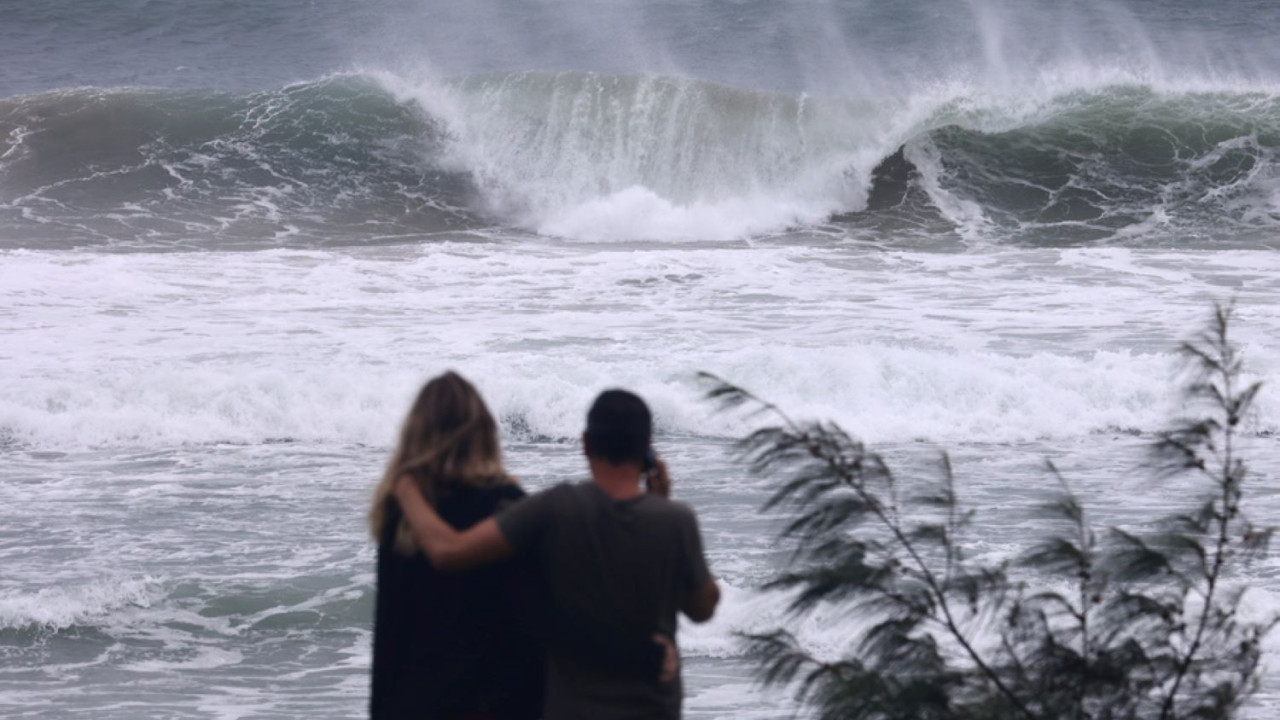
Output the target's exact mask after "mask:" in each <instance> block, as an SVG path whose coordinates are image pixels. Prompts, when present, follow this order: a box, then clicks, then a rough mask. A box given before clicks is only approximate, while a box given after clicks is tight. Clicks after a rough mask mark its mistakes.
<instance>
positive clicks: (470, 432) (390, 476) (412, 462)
mask: <svg viewBox="0 0 1280 720" xmlns="http://www.w3.org/2000/svg"><path fill="white" fill-rule="evenodd" d="M405 474H409V475H412V476H413V478H414V479H415V480H417V481H418V487H419V488H421V489H422V494H423V495H424V496H426V498H427V502H431V503H434V502H435V500H436V498H437V497H439V496H441V495H442V494H445V493H447V492H448V486H449V485H451V484H467V485H480V486H484V485H508V484H514V483H515V480H514V479H512V478H511V476H509V475H507V472H506V470H505V469H503V467H502V449H501V447H500V446H499V444H498V423H496V422H495V421H494V419H493V415H491V414H490V413H489V408H488V407H486V406H485V404H484V400H483V399H482V398H481V397H480V393H478V392H476V389H475V387H474V386H472V384H471V383H469V382H467V381H466V379H464V378H463V377H462V376H461V375H459V374H457V373H455V372H453V371H449V372H446V373H444V374H443V375H440V376H438V377H434V378H432V379H431V381H430V382H428V383H427V384H426V385H424V386H423V387H422V390H421V391H420V392H419V393H418V399H417V400H415V401H414V402H413V407H412V408H411V409H410V410H409V416H408V417H407V418H405V421H404V427H402V428H401V430H400V443H399V445H397V446H396V449H395V452H393V453H391V461H390V462H388V463H387V469H386V471H385V472H384V473H383V474H382V481H381V482H379V483H378V487H377V489H376V490H375V491H374V493H373V507H372V508H371V509H370V511H369V529H370V530H371V531H373V539H374V540H375V541H377V542H382V537H383V531H384V530H385V526H386V522H387V509H388V503H390V502H393V499H392V496H391V493H392V490H393V489H394V487H395V482H396V479H397V478H399V477H400V476H401V475H405ZM395 549H396V550H398V551H399V552H401V553H403V554H405V555H412V554H414V553H415V552H417V545H416V543H415V542H414V540H413V533H412V532H410V530H409V524H408V522H406V521H405V519H404V518H403V517H402V518H401V519H400V524H399V527H397V528H396V535H395Z"/></svg>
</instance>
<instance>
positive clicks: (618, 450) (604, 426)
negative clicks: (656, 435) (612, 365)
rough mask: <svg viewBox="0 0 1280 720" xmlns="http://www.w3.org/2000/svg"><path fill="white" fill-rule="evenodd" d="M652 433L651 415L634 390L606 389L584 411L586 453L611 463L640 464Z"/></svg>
mask: <svg viewBox="0 0 1280 720" xmlns="http://www.w3.org/2000/svg"><path fill="white" fill-rule="evenodd" d="M652 436H653V416H652V415H650V414H649V406H648V405H645V404H644V400H641V399H640V397H639V396H638V395H636V394H635V393H630V392H627V391H626V390H605V391H604V392H602V393H600V396H599V397H597V398H596V401H595V402H594V403H592V404H591V410H589V411H588V412H587V436H586V441H587V454H588V455H590V456H591V457H598V458H604V459H605V460H607V461H608V462H609V464H611V465H625V464H628V463H639V464H642V465H643V464H644V458H645V454H646V453H647V452H648V451H649V440H650V438H651V437H652Z"/></svg>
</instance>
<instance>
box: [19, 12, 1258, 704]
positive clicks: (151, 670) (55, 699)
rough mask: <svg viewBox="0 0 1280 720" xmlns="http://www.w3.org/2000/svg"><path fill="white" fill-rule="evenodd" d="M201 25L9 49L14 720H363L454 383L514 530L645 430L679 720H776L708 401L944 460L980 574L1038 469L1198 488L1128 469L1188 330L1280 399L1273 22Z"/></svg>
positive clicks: (313, 21) (723, 427)
mask: <svg viewBox="0 0 1280 720" xmlns="http://www.w3.org/2000/svg"><path fill="white" fill-rule="evenodd" d="M179 5H180V4H176V3H173V4H170V3H145V2H130V3H121V4H119V7H116V8H115V10H114V11H113V12H106V11H104V10H102V9H101V8H96V7H93V8H91V7H87V6H84V4H82V3H71V2H54V3H46V4H42V5H40V6H39V7H36V6H31V7H23V8H19V9H11V11H6V12H10V13H11V14H10V16H9V18H8V19H9V22H7V23H5V24H4V25H2V26H0V48H4V50H2V51H0V52H3V53H7V54H8V59H9V60H10V62H8V63H0V337H2V338H3V342H0V456H2V459H3V462H0V568H2V570H0V711H2V712H0V714H3V715H4V716H6V717H23V718H60V717H66V716H69V715H72V714H84V713H91V714H92V716H93V717H97V718H139V717H156V718H160V717H164V718H172V717H191V718H251V717H281V718H286V717H287V718H292V717H303V716H306V717H335V718H336V717H351V716H359V715H361V714H362V713H363V710H364V705H365V702H366V699H367V698H366V696H367V685H368V683H367V674H368V661H369V644H370V619H371V614H372V584H373V577H372V572H373V565H372V557H373V549H372V547H371V544H370V542H369V541H368V539H367V537H366V533H365V531H364V529H363V516H364V512H365V509H366V508H365V506H366V503H367V501H368V497H369V493H370V491H371V489H372V485H373V482H374V480H375V478H376V477H377V475H378V474H379V472H380V468H381V463H382V462H383V460H384V459H385V456H386V454H387V452H388V450H389V447H388V446H389V444H390V442H391V441H392V438H393V435H394V431H395V428H396V425H397V423H398V422H399V420H400V418H401V415H402V413H403V412H404V410H405V408H406V406H407V403H408V401H409V399H410V398H411V396H412V393H413V392H414V391H415V390H416V388H417V387H418V385H419V384H420V383H421V382H422V381H423V380H424V379H425V378H427V377H429V376H430V375H432V374H434V373H436V372H439V371H441V370H443V369H445V368H455V369H458V370H461V371H462V372H464V373H465V374H467V375H468V376H470V377H472V378H473V379H474V380H475V381H476V382H477V383H478V384H479V385H480V387H481V389H482V391H483V392H484V393H485V395H486V397H487V398H488V400H489V402H490V403H491V405H492V406H493V408H494V410H495V412H496V413H497V414H498V415H499V416H500V418H501V421H502V425H503V430H504V436H505V438H506V442H507V449H508V460H509V464H510V465H511V467H512V469H513V470H514V471H515V472H516V473H517V474H518V475H520V476H521V477H522V478H523V479H524V480H525V482H526V484H527V485H528V486H529V487H530V488H535V489H536V488H539V487H544V486H546V485H547V484H549V483H552V482H555V481H558V480H560V479H565V478H577V477H580V476H581V475H582V473H583V467H582V461H581V458H580V457H579V454H578V448H577V447H576V444H575V438H576V437H577V435H578V433H579V432H580V430H581V423H582V415H583V412H584V411H585V408H586V407H587V404H588V402H589V401H590V399H591V398H592V397H593V396H594V394H595V393H596V392H597V391H599V390H600V389H602V388H604V387H607V386H613V385H623V386H628V387H631V388H634V389H636V390H638V391H639V392H641V393H642V394H644V395H645V397H647V398H648V399H649V400H650V402H651V404H652V405H653V407H654V409H655V411H656V413H657V418H658V422H659V425H660V438H659V445H660V448H661V450H662V451H663V452H664V453H666V454H667V455H668V456H669V457H670V458H671V461H672V465H673V467H674V469H675V472H676V474H677V484H678V489H677V494H678V495H679V496H680V497H681V498H682V499H684V500H687V501H689V502H691V503H692V504H694V506H695V507H696V508H697V510H698V511H699V513H700V516H701V519H702V527H703V530H704V532H705V533H706V535H707V539H708V550H709V552H710V554H711V557H712V560H713V565H714V567H715V570H716V572H717V573H718V574H719V575H721V577H722V579H723V580H724V583H725V585H726V588H727V594H726V599H725V602H724V605H723V608H722V611H721V612H720V614H719V615H718V616H717V618H716V620H715V621H713V622H712V623H710V624H709V625H707V626H704V627H697V628H694V627H689V628H685V629H684V630H683V631H682V632H683V647H684V651H685V654H686V656H687V657H686V673H687V675H688V678H689V681H688V686H689V697H688V700H687V702H686V707H687V710H688V711H689V714H690V715H691V716H693V717H700V718H779V717H789V716H790V714H791V713H792V712H793V710H794V708H793V707H792V706H791V704H790V702H789V700H788V699H787V698H786V697H785V696H781V695H779V694H778V693H765V692H761V691H760V690H759V689H758V688H755V687H754V685H753V684H752V682H751V675H750V664H749V661H748V660H747V659H746V658H744V657H743V656H742V653H741V651H740V648H739V647H738V645H737V642H736V640H735V638H734V633H735V632H738V631H753V630H764V629H768V628H770V627H772V626H773V625H774V624H776V623H778V622H781V621H782V619H783V608H784V602H783V600H782V599H781V598H779V597H777V596H774V595H770V594H766V593H762V592H760V591H759V590H757V588H758V586H759V585H760V583H761V582H763V581H764V580H765V579H767V578H768V577H769V576H770V574H771V573H772V572H774V571H775V570H776V569H777V567H778V566H779V565H780V563H781V562H782V561H783V558H782V557H781V556H779V555H778V552H779V550H778V548H777V547H776V546H775V545H774V543H773V542H772V541H771V538H772V532H773V529H774V526H773V524H772V522H771V520H770V519H769V518H767V517H764V516H762V515H760V514H759V512H758V508H759V506H760V504H761V503H762V502H763V500H764V498H765V497H766V496H767V494H768V492H769V489H770V481H769V480H768V479H767V478H753V477H748V476H747V475H746V474H745V473H744V471H743V470H742V469H741V468H740V467H739V466H737V465H736V464H735V463H734V462H732V460H731V458H730V456H729V455H730V453H729V448H730V444H731V440H732V438H734V437H735V436H737V435H738V434H740V433H741V432H742V431H743V430H744V429H745V427H746V424H745V423H744V422H743V421H741V420H740V419H737V418H734V417H730V416H724V415H718V414H715V413H714V412H713V411H712V407H711V406H709V405H707V404H706V403H704V402H703V401H701V400H700V399H699V396H698V389H697V386H696V384H695V383H694V382H693V375H694V373H695V372H696V371H699V370H707V371H711V372H715V373H717V374H720V375H722V376H724V377H726V378H729V379H731V380H734V381H736V382H738V383H741V384H743V385H745V386H747V387H749V388H751V389H753V390H755V391H757V392H758V393H760V394H761V395H763V396H765V397H767V398H769V399H771V400H774V401H777V402H779V403H780V404H781V405H783V406H784V407H786V408H787V409H788V410H790V411H792V412H793V413H794V414H796V415H798V416H819V417H829V418H834V419H837V420H839V421H841V422H842V423H845V425H846V426H847V427H848V428H850V429H851V430H853V431H855V432H857V433H858V434H860V435H862V436H863V437H865V438H867V439H869V440H871V441H873V442H875V443H878V444H880V445H881V446H882V447H884V448H886V450H887V452H889V454H890V455H891V456H892V457H899V458H902V462H904V463H907V464H909V465H911V466H913V467H919V466H920V465H921V463H922V461H924V460H927V459H928V458H929V457H931V455H932V453H934V452H935V450H936V448H938V447H946V448H949V449H950V450H951V451H952V452H953V453H954V456H955V458H956V462H957V468H958V473H959V475H960V477H961V480H962V486H961V487H962V492H963V494H964V495H965V496H966V497H967V498H968V499H969V500H970V501H971V502H972V503H973V504H974V505H975V506H976V507H977V508H978V509H979V510H980V513H979V515H978V524H979V526H980V528H981V532H979V533H975V537H974V538H973V539H972V542H973V544H974V546H975V549H976V550H977V551H979V552H983V553H988V554H990V555H991V556H1000V555H1004V554H1008V553H1009V552H1011V551H1013V550H1014V549H1015V548H1016V547H1017V546H1018V545H1019V543H1025V542H1027V541H1028V540H1030V539H1031V538H1033V537H1034V536H1035V534H1036V532H1037V530H1036V528H1035V525H1034V523H1033V522H1032V521H1030V520H1028V519H1027V517H1026V516H1025V515H1024V514H1023V510H1024V509H1025V508H1026V507H1028V506H1029V505H1030V504H1031V503H1033V502H1034V501H1035V500H1036V499H1037V498H1038V497H1039V496H1040V493H1041V492H1043V491H1045V490H1046V489H1048V488H1050V487H1051V486H1052V485H1051V483H1050V482H1049V481H1048V479H1047V478H1045V477H1044V475H1043V473H1042V472H1041V470H1040V468H1041V463H1042V461H1043V459H1044V458H1045V457H1051V458H1054V459H1055V461H1056V462H1057V463H1058V464H1059V466H1060V467H1062V468H1063V469H1064V470H1065V471H1066V473H1067V474H1068V476H1070V477H1071V478H1073V480H1074V481H1075V482H1076V484H1077V487H1078V489H1079V490H1080V491H1081V492H1082V494H1083V495H1085V496H1086V497H1087V498H1088V499H1090V500H1091V501H1092V502H1093V504H1094V506H1095V507H1096V508H1097V511H1098V513H1099V517H1100V518H1102V519H1104V520H1106V521H1114V522H1134V521H1136V520H1139V519H1141V518H1143V517H1146V516H1148V515H1150V514H1151V513H1154V512H1156V511H1157V510H1166V509H1170V508H1172V507H1174V506H1175V505H1176V503H1177V502H1178V501H1179V499H1181V498H1183V497H1191V496H1192V491H1191V489H1190V488H1187V487H1185V486H1182V485H1178V484H1173V485H1168V486H1166V485H1162V484H1160V483H1157V482H1156V481H1153V480H1150V479H1149V478H1148V476H1147V475H1146V474H1145V473H1143V472H1142V471H1141V470H1140V468H1138V467H1137V465H1138V463H1139V461H1140V460H1141V459H1142V452H1141V450H1142V448H1141V446H1142V444H1143V443H1144V442H1145V441H1147V440H1149V439H1150V437H1151V436H1152V433H1154V432H1155V431H1157V430H1159V429H1160V428H1161V427H1162V426H1163V424H1164V423H1165V422H1166V420H1167V419H1168V418H1169V417H1170V416H1171V415H1173V414H1176V413H1177V412H1179V411H1180V410H1181V409H1182V407H1181V403H1180V399H1179V397H1178V395H1177V394H1176V392H1175V388H1174V386H1173V384H1172V382H1171V379H1172V377H1173V373H1174V370H1175V367H1176V363H1175V358H1174V355H1173V352H1172V351H1173V348H1175V347H1176V344H1177V342H1178V341H1180V340H1181V339H1183V338H1185V337H1186V336H1187V334H1188V333H1189V332H1190V331H1192V330H1194V329H1195V328H1196V327H1198V325H1199V323H1201V322H1202V321H1203V320H1204V319H1205V317H1206V316H1207V311H1208V305H1209V303H1210V302H1211V301H1212V300H1214V299H1223V298H1232V297H1234V298H1236V300H1237V302H1238V304H1239V323H1238V326H1237V331H1238V332H1237V339H1238V340H1239V341H1240V342H1241V343H1242V344H1243V345H1244V348H1245V350H1246V353H1247V355H1248V358H1249V361H1250V368H1251V371H1252V372H1253V373H1254V374H1255V375H1257V376H1259V377H1261V378H1262V379H1263V380H1265V381H1267V382H1268V384H1269V386H1271V385H1275V384H1276V382H1275V378H1276V375H1277V372H1280V368H1278V367H1277V365H1276V357H1277V350H1278V349H1280V348H1277V340H1276V338H1277V337H1280V314H1278V313H1277V312H1276V310H1275V303H1276V300H1277V298H1278V297H1280V260H1278V259H1277V257H1278V256H1277V254H1276V248H1277V238H1278V237H1280V234H1277V232H1276V230H1277V227H1278V226H1280V162H1278V160H1277V157H1276V153H1277V150H1278V149H1280V78H1278V77H1275V76H1274V75H1273V74H1272V71H1271V70H1270V68H1274V67H1276V66H1277V65H1276V64H1275V62H1273V61H1274V60H1275V59H1276V58H1274V57H1272V53H1273V52H1274V50H1273V48H1272V45H1273V43H1270V42H1269V41H1267V39H1268V38H1270V37H1271V36H1272V34H1273V31H1274V29H1275V28H1276V27H1277V24H1280V19H1278V18H1276V17H1275V12H1274V9H1271V8H1270V7H1269V6H1268V5H1266V4H1252V3H1243V2H1241V3H1232V4H1229V5H1225V6H1222V7H1221V8H1218V9H1216V10H1214V11H1213V12H1210V11H1209V10H1207V9H1205V8H1202V7H1200V6H1199V5H1198V4H1194V3H1181V2H1168V1H1166V2H1163V3H1156V4H1149V3H1144V4H1141V5H1135V6H1128V5H1123V4H1119V3H1068V4H1066V5H1064V6H1063V8H1064V9H1052V10H1051V9H1034V10H1031V9H1026V8H1022V7H1018V6H1015V5H1013V4H1001V3H997V2H988V3H958V4H957V3H949V2H933V3H923V4H918V5H916V6H913V8H912V9H904V8H895V9H886V8H883V7H878V6H876V7H873V6H871V5H870V4H868V5H865V6H863V5H859V4H856V3H855V4H840V5H826V4H821V3H805V4H803V6H801V5H793V4H790V3H754V2H742V3H736V2H735V3H721V2H696V3H679V4H666V3H646V4H643V5H640V4H634V5H633V4H630V3H615V4H609V5H598V4H592V5H591V9H592V12H591V13H587V12H585V10H584V11H582V12H575V4H574V3H561V4H554V5H537V6H529V7H521V8H513V7H510V6H508V5H507V4H502V3H486V2H477V3H471V4H468V5H467V6H466V7H462V6H455V5H448V6H445V5H442V4H438V3H432V2H409V1H408V0H404V1H397V2H390V1H388V2H380V3H370V4H362V5H361V6H360V7H359V8H342V7H340V6H338V5H334V6H332V7H320V6H317V5H314V4H311V3H304V2H288V1H284V0H280V1H276V2H268V3H259V4H255V6H254V7H253V8H252V9H250V10H244V9H243V8H240V7H239V5H238V4H237V5H235V7H232V5H231V4H228V3H205V4H201V6H200V8H199V9H196V8H185V6H183V7H182V8H180V7H179ZM242 10H243V12H242ZM621 29H625V30H626V32H622V31H621ZM1224 38H1230V39H1231V42H1224ZM480 41H483V43H481V42H480ZM55 47H56V48H63V49H64V50H59V51H54V50H52V49H50V48H55ZM478 48H483V49H484V51H483V52H481V51H480V50H479V49H478ZM1175 50H1176V52H1175ZM108 60H110V62H108ZM1276 398H1277V396H1275V395H1274V394H1273V393H1269V392H1267V391H1264V395H1263V396H1262V398H1261V400H1260V402H1259V412H1258V414H1257V416H1256V417H1254V418H1251V419H1250V420H1249V423H1248V430H1249V432H1250V434H1251V436H1252V439H1251V440H1250V443H1251V448H1250V449H1251V451H1252V452H1253V454H1254V457H1255V458H1256V468H1257V470H1258V473H1259V475H1258V477H1257V479H1256V481H1255V484H1254V486H1253V487H1254V490H1253V492H1254V493H1256V495H1253V496H1251V497H1256V499H1257V503H1258V505H1257V507H1256V509H1255V511H1254V514H1255V518H1256V519H1258V520H1259V521H1261V522H1263V523H1267V522H1268V518H1274V517H1276V516H1277V514H1278V513H1280V497H1278V496H1277V493H1276V490H1275V489H1274V488H1275V477H1276V472H1277V471H1278V470H1280V453H1277V450H1278V449H1280V448H1277V444H1276V443H1277V440H1276V437H1277V436H1276V430H1277V419H1276V418H1277V409H1278V404H1280V400H1277V399H1276ZM1251 572H1252V573H1253V574H1252V575H1251V576H1250V577H1248V578H1245V579H1244V580H1245V581H1246V582H1249V583H1251V585H1252V587H1253V590H1252V591H1251V593H1250V595H1249V596H1248V599H1247V602H1246V609H1247V611H1248V612H1249V613H1251V614H1262V613H1266V612H1269V611H1274V610H1276V609H1278V608H1280V596H1278V595H1277V593H1280V575H1278V574H1277V565H1276V563H1275V562H1274V561H1271V562H1267V563H1263V564H1262V565H1260V566H1259V567H1256V568H1254V569H1253V570H1252V571H1251ZM858 627H859V619H858V618H855V617H847V616H843V615H841V614H839V613H836V612H823V613H820V614H818V615H817V616H815V617H813V618H810V619H808V620H806V621H805V623H804V624H803V625H802V626H801V627H800V628H799V631H800V632H799V634H800V637H801V638H802V639H803V640H804V642H805V643H806V644H807V645H808V646H809V647H811V648H812V649H813V650H815V651H817V652H820V653H824V652H833V651H835V650H837V649H838V648H839V647H840V644H841V643H842V642H845V641H846V640H847V639H848V638H849V637H851V636H852V634H853V633H855V632H856V631H857V629H858ZM1277 658H1280V640H1276V639H1273V640H1272V641H1271V643H1270V644H1269V646H1268V659H1269V663H1270V664H1271V665H1272V666H1273V667H1274V666H1275V663H1276V662H1277ZM1277 707H1280V690H1277V682H1276V680H1275V672H1274V671H1273V670H1269V671H1268V673H1267V675H1266V676H1265V677H1264V682H1263V690H1262V693H1261V694H1260V695H1259V697H1258V698H1256V699H1255V701H1254V702H1253V704H1252V705H1251V706H1250V709H1249V711H1248V716H1249V717H1252V718H1266V717H1270V716H1271V715H1273V714H1274V712H1275V710H1276V708H1277Z"/></svg>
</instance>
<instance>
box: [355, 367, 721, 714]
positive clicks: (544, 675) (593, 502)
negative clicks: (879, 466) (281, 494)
mask: <svg viewBox="0 0 1280 720" xmlns="http://www.w3.org/2000/svg"><path fill="white" fill-rule="evenodd" d="M651 439H652V418H651V416H650V413H649V409H648V407H646V406H645V404H644V401H643V400H641V399H640V398H639V397H637V396H635V395H633V394H631V393H629V392H626V391H623V390H609V391H606V392H604V393H602V394H601V395H600V396H599V397H598V398H596V400H595V403H594V404H593V405H592V406H591V410H590V412H589V413H588V414H587V428H586V431H585V432H584V433H583V436H582V442H583V449H584V451H585V454H586V457H587V462H588V465H589V467H590V471H591V477H592V480H591V481H590V482H582V483H577V484H569V483H562V484H560V485H556V486H555V487H552V488H550V489H548V490H544V491H543V492H540V493H537V494H536V495H532V496H528V497H526V496H525V493H524V491H523V490H521V489H520V487H519V485H517V484H516V481H515V480H514V479H513V478H511V477H510V476H509V475H507V473H506V471H505V470H504V469H503V466H502V458H501V452H500V449H499V445H498V427H497V423H496V422H494V419H493V416H492V415H491V414H490V413H489V410H488V408H487V407H486V406H485V404H484V401H483V400H482V399H481V398H480V395H479V394H478V393H477V392H476V390H475V388H474V387H473V386H472V385H471V384H470V383H468V382H467V381H466V380H465V379H463V378H462V377H461V376H459V375H457V374H456V373H452V372H449V373H445V374H444V375H441V376H439V377H437V378H434V379H433V380H431V381H430V382H429V383H427V385H426V386H425V387H424V388H423V389H422V391H421V392H420V393H419V395H418V398H417V400H416V401H415V402H414V404H413V408H412V409H411V410H410V413H409V417H408V418H407V419H406V421H405V424H404V428H403V430H402V432H401V437H400V445H399V447H398V448H396V450H395V453H394V454H393V455H392V458H391V462H390V463H389V464H388V466H387V471H386V473H385V475H384V476H383V478H382V482H381V483H380V484H379V485H378V489H377V492H376V495H375V498H374V503H373V508H372V512H371V513H370V522H371V526H372V530H373V534H374V537H375V539H376V540H377V541H378V595H377V609H376V611H375V620H374V641H373V694H372V701H371V704H370V705H371V708H370V709H371V714H372V716H373V718H374V720H382V719H383V718H388V719H395V720H401V719H406V718H439V719H440V720H481V719H492V720H499V719H501V720H525V719H528V720H534V719H536V718H546V720H610V719H613V718H635V719H637V720H639V719H641V718H646V719H647V718H654V719H655V720H656V719H667V718H678V717H679V716H680V704H681V700H682V689H681V684H680V677H679V665H678V651H677V650H676V649H675V646H674V639H675V636H676V614H677V612H683V613H684V614H685V615H686V616H688V617H689V618H690V619H691V620H693V621H694V622H704V621H706V620H708V619H710V617H711V615H712V614H713V613H714V612H715V608H716V605H717V603H718V602H719V599H720V591H719V588H718V586H717V585H716V582H715V580H714V578H712V576H711V574H710V572H709V571H708V569H707V563H706V558H705V557H704V555H703V551H702V538H701V536H700V535H699V532H698V527H697V522H696V519H695V517H694V514H693V512H692V511H691V510H690V509H689V508H688V507H686V506H684V505H682V504H680V503H676V502H672V501H670V500H668V499H667V497H666V495H667V493H668V491H669V488H670V483H669V479H668V477H667V473H666V467H665V465H664V464H663V463H662V461H661V460H658V459H656V457H653V455H652V451H651V450H650V441H651Z"/></svg>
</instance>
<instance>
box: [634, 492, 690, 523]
mask: <svg viewBox="0 0 1280 720" xmlns="http://www.w3.org/2000/svg"><path fill="white" fill-rule="evenodd" d="M645 507H646V509H647V512H649V513H650V514H652V515H658V516H662V517H664V518H669V519H670V520H671V521H673V522H680V523H695V524H696V523H697V518H698V516H697V514H696V513H694V511H693V508H692V507H689V506H688V505H686V504H685V503H682V502H680V501H679V500H672V499H670V498H664V497H658V496H657V495H649V496H646V499H645Z"/></svg>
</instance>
